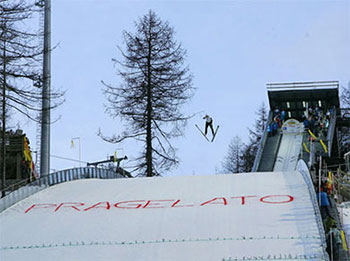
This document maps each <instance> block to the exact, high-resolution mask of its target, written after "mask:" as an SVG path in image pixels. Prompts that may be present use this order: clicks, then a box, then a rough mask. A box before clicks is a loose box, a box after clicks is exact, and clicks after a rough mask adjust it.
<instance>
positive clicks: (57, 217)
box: [0, 172, 325, 261]
mask: <svg viewBox="0 0 350 261" xmlns="http://www.w3.org/2000/svg"><path fill="white" fill-rule="evenodd" d="M314 212H315V211H314V208H313V204H312V202H311V199H310V195H309V192H308V189H307V185H306V184H305V182H304V180H303V178H302V176H301V174H300V173H299V172H275V173H249V174H237V175H212V176H189V177H188V176H187V177H186V176H180V177H167V178H135V179H116V180H97V179H87V180H76V181H71V182H66V183H62V184H59V185H56V186H53V187H49V188H47V189H45V190H42V191H40V192H38V193H36V194H34V195H32V196H30V197H28V198H26V199H24V200H22V201H20V202H18V203H17V204H15V205H13V206H12V207H10V208H8V209H7V210H5V211H3V212H2V213H0V260H2V261H7V260H16V261H20V260H26V261H27V260H36V261H37V260H74V261H78V260H84V261H86V260H150V261H154V260H162V261H163V260H210V261H212V260H296V259H298V260H300V259H301V260H325V259H324V256H323V253H324V252H323V248H322V242H321V241H322V240H321V231H319V228H318V226H317V222H316V218H315V214H314ZM249 258H250V259H249Z"/></svg>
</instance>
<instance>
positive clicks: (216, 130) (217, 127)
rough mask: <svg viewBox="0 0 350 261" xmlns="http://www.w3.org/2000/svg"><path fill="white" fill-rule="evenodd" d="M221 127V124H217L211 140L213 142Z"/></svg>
mask: <svg viewBox="0 0 350 261" xmlns="http://www.w3.org/2000/svg"><path fill="white" fill-rule="evenodd" d="M219 127H220V126H219V125H218V126H216V129H215V132H214V136H213V138H212V139H211V142H213V141H214V139H215V136H216V133H217V132H218V129H219Z"/></svg>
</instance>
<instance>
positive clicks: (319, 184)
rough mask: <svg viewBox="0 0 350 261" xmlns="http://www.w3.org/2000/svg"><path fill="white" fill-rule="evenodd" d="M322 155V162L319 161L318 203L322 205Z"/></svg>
mask: <svg viewBox="0 0 350 261" xmlns="http://www.w3.org/2000/svg"><path fill="white" fill-rule="evenodd" d="M321 173H322V156H320V163H319V167H318V193H319V194H318V195H319V197H318V204H319V206H320V207H321V178H322V175H321Z"/></svg>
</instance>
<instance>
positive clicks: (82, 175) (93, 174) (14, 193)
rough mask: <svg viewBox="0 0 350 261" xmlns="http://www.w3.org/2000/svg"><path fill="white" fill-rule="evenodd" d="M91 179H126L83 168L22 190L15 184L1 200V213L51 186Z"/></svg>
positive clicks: (54, 175) (59, 172)
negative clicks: (16, 187) (15, 187)
mask: <svg viewBox="0 0 350 261" xmlns="http://www.w3.org/2000/svg"><path fill="white" fill-rule="evenodd" d="M89 178H97V179H116V178H124V176H122V175H120V174H119V173H116V172H114V171H111V170H109V169H102V168H94V167H82V168H74V169H67V170H61V171H58V172H54V173H52V174H50V175H47V176H44V177H41V178H39V179H37V180H35V181H33V182H30V183H28V184H27V185H24V186H23V184H22V186H21V187H20V188H18V189H15V190H14V186H18V184H14V185H11V186H9V187H7V188H5V193H6V196H5V197H3V198H1V199H0V212H2V211H3V210H5V209H6V208H8V207H10V206H12V205H13V204H15V203H17V202H19V201H20V200H22V199H24V198H26V197H29V196H30V195H33V194H34V193H36V192H38V191H40V190H43V189H45V188H47V187H49V186H52V185H56V184H59V183H62V182H66V181H71V180H77V179H89ZM26 182H27V181H26Z"/></svg>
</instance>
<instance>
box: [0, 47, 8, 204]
mask: <svg viewBox="0 0 350 261" xmlns="http://www.w3.org/2000/svg"><path fill="white" fill-rule="evenodd" d="M6 63H7V61H6V43H5V42H4V49H3V86H2V116H1V117H2V124H1V125H2V130H1V153H0V155H1V161H0V162H1V163H2V164H0V165H1V173H2V178H1V191H2V192H1V197H2V198H3V197H5V183H6Z"/></svg>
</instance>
